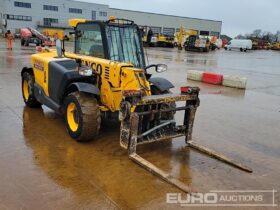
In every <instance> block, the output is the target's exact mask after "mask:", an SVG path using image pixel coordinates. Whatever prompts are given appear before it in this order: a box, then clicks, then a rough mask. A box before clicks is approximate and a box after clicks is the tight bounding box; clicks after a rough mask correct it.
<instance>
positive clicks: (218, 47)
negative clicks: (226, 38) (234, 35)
mask: <svg viewBox="0 0 280 210" xmlns="http://www.w3.org/2000/svg"><path fill="white" fill-rule="evenodd" d="M215 44H216V46H217V49H221V48H223V40H222V39H217V40H216V43H215Z"/></svg>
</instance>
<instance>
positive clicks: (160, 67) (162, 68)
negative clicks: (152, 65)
mask: <svg viewBox="0 0 280 210" xmlns="http://www.w3.org/2000/svg"><path fill="white" fill-rule="evenodd" d="M167 69H168V67H167V65H165V64H158V65H157V66H156V72H157V73H162V72H165V71H167Z"/></svg>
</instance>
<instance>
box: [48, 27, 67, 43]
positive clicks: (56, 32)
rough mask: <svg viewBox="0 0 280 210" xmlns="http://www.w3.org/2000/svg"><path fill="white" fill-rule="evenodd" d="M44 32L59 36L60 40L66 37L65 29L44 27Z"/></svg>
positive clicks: (50, 35)
mask: <svg viewBox="0 0 280 210" xmlns="http://www.w3.org/2000/svg"><path fill="white" fill-rule="evenodd" d="M43 34H44V35H45V36H47V37H53V38H58V39H60V40H62V39H64V31H63V30H59V29H49V28H45V29H43Z"/></svg>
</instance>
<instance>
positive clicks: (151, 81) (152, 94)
mask: <svg viewBox="0 0 280 210" xmlns="http://www.w3.org/2000/svg"><path fill="white" fill-rule="evenodd" d="M69 24H70V26H72V27H73V28H74V32H73V34H74V35H75V50H74V52H66V50H65V48H64V41H62V42H61V41H60V40H57V43H56V45H57V46H56V48H57V49H56V50H55V49H45V50H44V51H43V52H41V53H38V54H34V55H32V56H31V66H30V67H24V68H23V69H22V71H21V76H22V94H23V100H24V102H25V104H26V105H27V106H29V107H40V106H41V105H42V104H43V105H46V106H48V107H49V108H51V109H53V110H54V111H56V112H58V113H61V114H62V115H63V116H64V119H65V125H66V128H67V131H68V133H69V135H70V136H71V137H72V138H73V139H76V140H77V141H90V140H93V139H94V138H98V134H99V130H100V126H101V119H105V120H106V117H110V116H115V115H117V116H118V118H119V120H120V122H121V127H120V129H121V131H120V145H121V147H122V148H125V149H127V150H128V155H129V158H131V159H132V160H133V161H135V162H136V163H138V164H140V165H141V166H143V167H144V168H146V169H147V170H148V171H150V172H152V173H153V174H156V175H158V176H159V177H161V178H162V179H164V180H165V181H167V182H168V183H170V184H172V185H174V186H176V187H178V188H179V189H181V190H183V191H184V192H190V191H191V189H190V188H189V187H188V186H186V185H185V184H184V183H182V182H180V181H178V180H176V179H174V178H172V177H171V176H170V175H168V174H167V173H165V172H164V171H162V170H161V169H159V168H157V167H156V166H154V165H153V164H152V163H150V162H148V161H147V160H145V159H143V158H142V157H140V156H139V155H138V154H137V152H136V148H137V146H138V145H142V144H147V143H151V142H156V141H161V140H168V139H173V138H177V137H181V136H185V138H186V143H187V145H188V146H190V147H192V148H195V149H197V150H200V151H201V152H204V153H206V154H209V155H211V156H213V157H215V158H218V159H220V160H223V161H225V162H228V163H229V164H231V165H233V166H235V167H238V168H240V169H242V170H245V171H249V172H251V169H249V168H248V167H246V166H243V165H241V164H239V163H235V162H233V161H231V160H230V159H228V158H226V157H224V156H222V155H219V154H217V153H215V152H214V151H211V150H209V149H207V148H205V147H203V146H200V145H198V144H196V143H194V142H193V141H191V140H192V130H193V123H194V118H195V113H196V110H197V107H198V106H199V97H198V95H199V88H197V87H182V88H181V93H180V94H171V92H170V89H171V88H173V87H174V86H173V85H172V84H171V82H169V81H168V80H166V79H164V78H161V77H152V75H151V74H150V73H148V72H149V71H151V69H155V71H156V72H158V73H160V72H163V71H165V70H166V69H167V66H166V65H163V64H157V65H147V64H146V61H145V55H144V51H143V46H142V40H141V35H140V30H139V28H138V26H137V25H136V24H135V23H134V22H133V21H130V20H125V19H116V18H114V17H111V18H110V19H109V20H108V21H89V20H84V19H72V20H69ZM178 101H183V102H184V105H182V106H180V107H177V106H176V102H178ZM177 111H183V112H184V115H183V116H184V120H183V123H182V124H181V125H178V124H177V123H176V121H175V118H174V114H175V112H177Z"/></svg>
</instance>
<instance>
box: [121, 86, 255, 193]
mask: <svg viewBox="0 0 280 210" xmlns="http://www.w3.org/2000/svg"><path fill="white" fill-rule="evenodd" d="M199 91H200V90H199V88H197V87H183V88H181V92H182V93H181V94H169V95H160V96H142V95H141V93H140V92H137V93H135V92H134V93H130V92H128V94H125V93H124V99H123V102H122V106H121V107H122V108H121V110H120V120H121V136H120V145H121V146H122V147H123V148H125V149H127V150H128V155H129V157H130V159H132V160H133V161H134V162H136V163H138V164H139V165H141V166H142V167H144V168H145V169H147V170H148V171H150V172H151V173H153V174H155V175H157V176H159V177H161V178H162V179H163V180H165V181H166V182H168V183H170V184H172V185H173V186H175V187H177V188H179V189H181V190H182V191H184V192H186V193H190V192H192V190H191V189H190V187H189V186H187V185H185V184H184V183H182V182H180V181H179V180H177V179H175V178H173V177H172V176H171V175H169V174H168V173H166V172H164V171H162V170H161V169H159V168H158V167H156V166H155V165H153V164H152V163H150V162H148V161H147V160H145V159H144V158H142V157H141V156H139V155H138V154H137V146H138V145H143V144H148V143H152V142H158V141H163V140H170V139H173V138H178V137H182V136H185V141H186V144H187V146H188V147H190V148H192V149H195V150H197V151H199V152H201V153H203V154H206V155H209V156H211V157H213V158H216V159H218V160H221V161H223V162H225V163H227V164H229V165H231V166H234V167H236V168H238V169H240V170H243V171H246V172H249V173H251V172H252V169H250V168H249V167H247V166H244V165H242V164H240V163H237V162H235V161H234V160H232V159H230V158H228V157H226V156H224V155H222V154H219V153H217V152H215V151H213V150H211V149H208V148H207V147H204V146H202V145H199V144H197V143H195V142H193V141H192V131H193V123H194V119H195V113H196V110H197V108H198V107H199V104H200V101H199ZM176 102H185V105H184V106H180V107H168V108H166V107H164V106H163V105H164V104H170V103H176ZM131 110H134V111H131ZM177 111H183V112H184V119H183V124H182V125H177V123H176V121H175V119H174V114H175V112H177ZM165 114H169V119H163V118H164V117H162V116H163V115H165ZM165 116H166V115H165ZM170 116H172V117H170Z"/></svg>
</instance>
